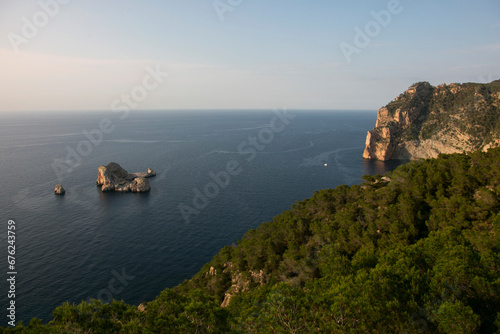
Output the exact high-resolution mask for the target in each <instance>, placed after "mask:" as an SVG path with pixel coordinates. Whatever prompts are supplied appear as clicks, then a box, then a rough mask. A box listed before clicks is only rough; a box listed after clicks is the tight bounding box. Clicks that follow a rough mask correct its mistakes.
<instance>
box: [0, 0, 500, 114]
mask: <svg viewBox="0 0 500 334" xmlns="http://www.w3.org/2000/svg"><path fill="white" fill-rule="evenodd" d="M496 79H500V1H498V0H476V1H472V0H470V1H465V0H439V1H436V0H401V1H398V0H383V1H379V0H370V1H368V0H364V1H363V0H359V1H335V0H307V1H306V0H287V1H285V0H271V1H270V0H142V1H138V0H135V1H134V0H85V1H83V0H37V1H34V0H22V1H19V0H1V1H0V112H4V113H11V112H18V111H44V110H62V111H72V110H110V109H112V110H114V109H119V108H123V107H125V106H127V107H129V108H131V109H137V110H150V109H277V108H283V107H286V108H288V109H343V110H345V109H353V110H355V109H364V110H377V109H378V108H380V107H382V106H384V105H386V104H387V103H388V102H390V101H391V100H392V99H394V98H395V97H396V96H397V95H399V94H400V93H401V92H403V91H404V90H406V89H407V88H408V87H409V86H411V85H412V84H413V83H415V82H419V81H429V82H430V83H431V84H433V85H439V84H441V83H453V82H489V81H492V80H496Z"/></svg>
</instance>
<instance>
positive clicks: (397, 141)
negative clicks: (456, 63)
mask: <svg viewBox="0 0 500 334" xmlns="http://www.w3.org/2000/svg"><path fill="white" fill-rule="evenodd" d="M497 146H500V80H496V81H493V82H491V83H489V84H476V83H465V84H450V85H445V84H443V85H440V86H437V87H434V86H431V85H430V84H429V83H428V82H419V83H416V84H414V85H413V86H411V87H410V88H409V89H408V90H407V91H406V92H404V93H402V94H401V95H399V96H398V97H397V98H396V99H395V100H393V101H392V102H390V103H389V104H388V105H386V106H385V107H383V108H381V109H380V110H379V111H378V116H377V123H376V125H375V128H374V129H373V130H371V131H369V132H368V135H367V137H366V148H365V150H364V152H363V158H365V159H375V160H383V161H385V160H390V159H401V160H406V159H421V158H422V159H427V158H435V157H437V156H438V155H439V154H440V153H462V152H464V151H466V152H468V151H475V150H483V151H486V150H488V149H489V148H491V147H497Z"/></svg>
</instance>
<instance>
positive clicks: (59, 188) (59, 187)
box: [54, 184, 66, 195]
mask: <svg viewBox="0 0 500 334" xmlns="http://www.w3.org/2000/svg"><path fill="white" fill-rule="evenodd" d="M54 192H55V193H56V195H64V194H65V193H66V190H64V188H63V186H62V184H56V186H55V188H54Z"/></svg>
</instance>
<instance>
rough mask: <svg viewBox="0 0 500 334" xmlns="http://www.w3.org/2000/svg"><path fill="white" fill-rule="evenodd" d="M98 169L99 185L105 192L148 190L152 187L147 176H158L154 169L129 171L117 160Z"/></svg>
mask: <svg viewBox="0 0 500 334" xmlns="http://www.w3.org/2000/svg"><path fill="white" fill-rule="evenodd" d="M97 170H98V173H99V174H98V175H97V186H100V187H101V190H102V191H103V192H106V191H121V192H139V193H141V192H147V191H149V190H150V189H151V186H150V185H149V181H148V179H147V178H148V177H152V176H156V172H155V171H154V170H152V169H148V171H147V172H146V173H129V172H127V171H126V170H125V169H123V168H122V167H121V166H120V165H119V164H117V163H116V162H110V163H109V164H107V165H106V166H99V168H98V169H97Z"/></svg>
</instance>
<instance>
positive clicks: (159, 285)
mask: <svg viewBox="0 0 500 334" xmlns="http://www.w3.org/2000/svg"><path fill="white" fill-rule="evenodd" d="M279 114H280V115H279V117H278V116H277V115H276V113H275V112H273V111H271V110H270V111H250V110H248V111H241V110H240V111H213V110H212V111H164V112H160V111H150V112H139V111H137V112H132V113H130V114H129V115H121V116H124V117H122V118H120V115H119V114H116V113H112V112H100V113H99V112H71V113H70V112H68V113H62V112H59V113H49V112H45V113H31V114H28V113H25V114H13V115H5V114H3V115H0V171H1V175H2V182H1V185H2V187H1V189H0V192H1V195H0V208H1V209H0V210H1V211H0V212H1V215H0V219H1V224H0V236H1V239H0V242H1V246H0V249H1V250H3V252H4V254H3V255H1V256H0V258H3V259H4V260H2V264H1V268H2V271H3V273H2V276H4V279H1V281H2V284H1V286H0V289H1V290H0V296H1V299H0V302H1V305H2V306H1V308H2V309H3V310H5V309H6V307H7V306H8V304H7V303H8V302H9V300H8V299H7V292H8V290H9V287H8V285H7V283H6V279H5V278H7V274H6V273H7V272H8V271H9V269H8V265H7V261H6V260H7V223H8V221H9V220H14V221H15V223H16V228H17V229H16V231H15V232H16V244H15V246H16V254H15V258H16V265H15V270H16V272H17V275H16V287H15V295H16V297H15V301H16V321H19V320H23V321H24V322H27V321H29V319H31V318H32V317H38V318H41V319H43V321H44V322H46V321H48V320H50V315H51V311H52V310H53V309H54V308H55V307H57V306H59V305H60V304H62V303H63V302H65V301H69V302H74V303H78V302H80V301H81V300H86V299H88V298H101V299H103V300H105V301H106V300H108V299H109V298H111V297H112V298H115V299H123V300H125V301H126V302H127V303H130V304H139V303H141V302H143V301H148V300H152V299H154V298H155V297H156V296H157V295H158V294H159V293H160V292H161V291H162V290H163V289H165V288H167V287H173V286H175V285H177V284H179V283H181V282H182V281H183V280H185V279H188V278H189V277H191V276H192V275H193V274H195V273H196V272H198V271H199V269H200V268H201V266H202V265H203V264H205V263H206V262H208V261H210V260H211V258H212V257H213V256H214V255H215V254H216V253H217V252H218V250H219V249H220V248H222V247H223V246H226V245H231V244H232V243H236V242H237V241H238V239H239V238H241V237H242V236H243V234H244V233H245V232H246V231H248V230H249V229H252V228H256V227H257V226H258V225H259V224H260V223H262V222H266V221H269V220H271V219H272V217H274V216H276V215H278V214H279V213H281V212H282V211H284V210H287V209H288V208H289V207H290V205H291V204H293V203H294V202H295V201H297V200H302V199H305V198H308V197H310V196H312V194H313V192H314V191H315V190H319V189H325V188H332V187H335V186H337V185H340V184H356V183H360V182H361V176H362V175H364V174H381V173H384V172H385V171H386V170H391V169H393V168H395V164H394V163H392V164H387V163H382V162H369V161H364V160H363V159H362V158H361V155H362V152H363V148H364V143H365V136H366V131H367V130H369V129H371V128H373V126H374V124H375V120H376V112H375V111H289V112H288V113H286V114H285V116H284V114H283V112H282V111H281V112H279ZM286 115H288V116H286ZM100 126H101V128H102V129H103V130H105V131H104V132H103V131H101V130H98V129H99V127H100ZM97 130H98V131H97ZM86 131H87V132H88V133H90V134H92V135H93V137H92V138H93V139H92V140H93V141H94V142H93V143H92V142H91V141H89V140H88V139H87V137H86V136H85V135H84V132H86ZM101 134H102V137H101ZM72 151H74V152H77V153H76V154H78V158H74V155H73V156H71V155H70V161H69V162H66V161H65V160H66V157H67V155H68V152H72ZM78 152H80V153H78ZM71 159H72V160H71ZM111 161H114V162H118V163H119V164H120V165H121V166H122V167H124V168H125V169H127V170H128V171H129V172H143V171H146V170H147V168H152V169H154V170H156V171H157V176H156V178H152V179H150V183H151V187H152V190H151V191H150V192H149V193H145V194H135V193H134V194H133V193H127V194H120V193H101V192H100V190H99V188H97V187H96V185H95V180H96V177H97V168H98V167H99V165H103V164H107V163H108V162H111ZM228 164H229V168H230V169H231V170H237V171H238V172H237V173H236V172H235V173H233V175H230V179H227V178H225V179H223V178H222V175H225V174H224V173H221V172H222V171H225V170H227V168H228ZM325 164H326V166H325ZM54 166H59V167H61V166H66V168H57V169H54ZM70 167H72V168H70ZM236 174H237V175H236ZM213 175H219V177H221V179H220V180H219V184H218V185H217V182H215V181H214V180H213V178H212V176H213ZM221 180H222V181H221ZM57 183H62V184H63V186H64V187H65V188H66V195H65V196H62V197H61V196H55V195H54V193H53V189H54V185H55V184H57ZM198 192H200V193H202V194H203V193H205V195H203V197H204V199H203V198H202V197H200V196H199V195H197V194H199V193H198ZM196 196H198V197H196ZM193 200H195V203H193ZM180 207H181V208H184V209H186V208H187V207H190V208H192V210H191V211H190V210H187V211H186V212H185V213H184V216H186V217H188V218H187V219H186V218H185V217H183V214H182V212H181V210H180ZM4 313H5V314H4ZM2 314H4V315H2V322H1V323H0V324H1V325H3V326H5V325H6V323H7V318H6V311H3V312H2Z"/></svg>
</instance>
